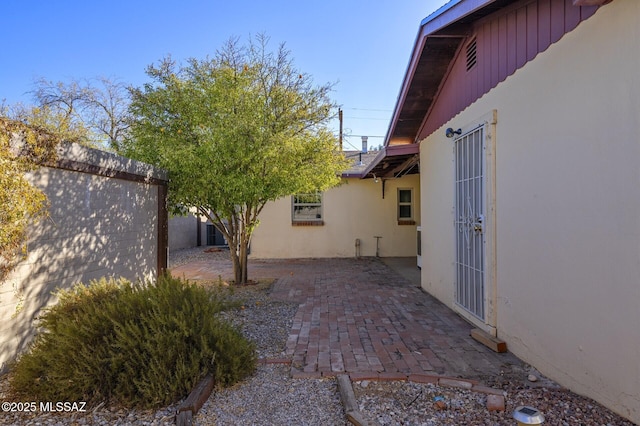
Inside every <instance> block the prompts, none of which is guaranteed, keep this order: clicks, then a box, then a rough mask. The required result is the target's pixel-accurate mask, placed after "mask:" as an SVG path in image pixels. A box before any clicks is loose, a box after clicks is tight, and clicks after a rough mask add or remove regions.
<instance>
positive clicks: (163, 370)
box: [10, 276, 256, 407]
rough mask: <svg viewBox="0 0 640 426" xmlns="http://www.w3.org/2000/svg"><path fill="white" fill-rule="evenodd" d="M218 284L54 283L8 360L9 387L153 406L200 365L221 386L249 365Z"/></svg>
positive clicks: (49, 396)
mask: <svg viewBox="0 0 640 426" xmlns="http://www.w3.org/2000/svg"><path fill="white" fill-rule="evenodd" d="M226 296H227V294H226V293H224V292H223V290H220V289H217V290H205V289H204V288H202V287H200V286H198V285H196V284H192V283H189V282H183V281H181V280H179V279H176V278H172V277H171V276H165V277H162V278H160V279H159V280H158V282H157V283H156V284H151V283H146V284H144V285H143V284H140V283H139V284H131V283H130V282H128V281H126V280H122V279H121V280H105V279H102V280H100V281H97V282H92V283H91V284H90V285H88V286H85V285H82V284H80V285H77V286H75V287H73V288H72V289H70V290H63V291H59V292H58V297H59V302H58V304H56V305H54V306H53V307H51V308H49V309H47V310H46V311H45V312H44V314H43V315H42V316H41V318H40V323H39V328H40V330H39V333H38V334H37V336H36V337H35V339H34V342H33V344H32V345H31V347H30V349H29V350H28V351H27V352H26V353H25V354H24V355H22V356H21V357H20V358H19V359H18V360H17V362H16V363H15V365H14V366H13V368H12V374H11V379H10V383H11V388H12V391H13V392H14V393H15V394H16V395H20V396H25V397H26V396H28V397H29V398H30V399H32V400H40V401H88V402H93V403H96V402H98V401H103V400H107V401H112V402H117V403H120V404H123V405H125V406H139V407H155V406H160V405H164V404H169V403H172V402H174V401H176V400H178V399H180V398H182V397H184V396H186V395H187V394H188V393H189V392H190V391H191V389H192V388H193V386H195V384H196V383H197V382H198V381H199V380H200V379H201V378H202V377H203V376H204V375H205V374H207V373H208V372H213V373H214V374H215V377H216V383H217V384H218V385H221V386H226V385H230V384H233V383H235V382H237V381H239V380H241V379H243V378H244V377H246V376H247V375H249V374H251V373H252V372H253V370H254V368H255V361H256V359H255V350H254V345H253V344H252V343H251V342H249V341H247V340H246V339H245V338H244V337H243V336H242V335H241V334H240V332H239V331H238V330H237V329H235V328H234V327H232V326H231V325H230V324H228V323H227V322H224V321H222V320H221V319H220V318H219V316H218V315H217V313H219V312H220V311H222V310H225V309H228V308H231V307H233V306H234V304H233V303H232V302H230V301H229V300H228V299H227V297H226Z"/></svg>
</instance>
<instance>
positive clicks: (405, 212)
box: [398, 188, 413, 221]
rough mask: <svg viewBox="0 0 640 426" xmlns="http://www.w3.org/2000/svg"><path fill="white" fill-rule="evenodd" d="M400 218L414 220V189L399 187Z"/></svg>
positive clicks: (400, 219)
mask: <svg viewBox="0 0 640 426" xmlns="http://www.w3.org/2000/svg"><path fill="white" fill-rule="evenodd" d="M398 220H399V221H405V220H413V189H402V188H398Z"/></svg>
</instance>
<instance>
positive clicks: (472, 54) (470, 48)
mask: <svg viewBox="0 0 640 426" xmlns="http://www.w3.org/2000/svg"><path fill="white" fill-rule="evenodd" d="M476 61H477V57H476V38H475V37H474V38H473V40H471V41H470V42H469V44H467V71H469V70H470V69H471V68H473V67H474V66H475V65H476Z"/></svg>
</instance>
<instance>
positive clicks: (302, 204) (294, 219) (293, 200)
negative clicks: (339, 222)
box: [291, 191, 324, 223]
mask: <svg viewBox="0 0 640 426" xmlns="http://www.w3.org/2000/svg"><path fill="white" fill-rule="evenodd" d="M304 195H315V196H319V198H320V202H313V203H305V202H297V201H296V197H301V196H304ZM296 207H319V210H320V213H319V215H320V217H315V218H300V217H296ZM323 220H324V195H323V193H322V192H320V191H317V192H314V193H307V194H296V195H292V196H291V222H293V223H296V222H322V221H323Z"/></svg>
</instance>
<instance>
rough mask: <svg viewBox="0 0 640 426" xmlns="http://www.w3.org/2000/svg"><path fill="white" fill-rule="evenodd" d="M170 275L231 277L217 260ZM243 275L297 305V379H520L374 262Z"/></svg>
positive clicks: (455, 319) (293, 342)
mask: <svg viewBox="0 0 640 426" xmlns="http://www.w3.org/2000/svg"><path fill="white" fill-rule="evenodd" d="M172 272H173V273H174V274H175V275H185V276H186V277H187V278H191V279H216V278H218V276H222V277H223V278H226V277H230V276H231V275H232V274H231V269H230V265H229V264H228V262H226V263H225V262H220V261H218V262H194V263H192V264H189V265H184V266H181V267H177V268H174V269H173V271H172ZM249 274H250V277H254V278H262V277H265V278H266V277H271V278H277V281H276V283H275V285H274V287H273V290H272V294H271V296H272V297H273V298H275V299H279V300H283V301H289V302H296V303H299V304H300V307H299V309H298V311H297V313H296V316H295V318H294V323H293V327H292V329H291V331H290V335H289V339H288V342H287V347H286V353H287V355H288V356H290V357H291V358H292V373H293V374H294V375H295V376H298V377H305V376H309V377H314V376H319V375H335V374H336V373H340V372H347V373H349V374H350V375H351V376H352V378H354V377H358V376H361V377H364V376H371V377H372V378H373V377H376V376H377V377H380V378H384V377H389V378H393V377H394V375H395V376H397V375H398V374H399V373H402V374H409V375H410V374H428V375H445V376H450V377H461V378H465V379H475V380H479V381H487V379H489V380H488V381H492V380H491V379H490V378H492V377H497V376H510V375H515V376H516V377H519V378H522V377H523V371H524V365H523V363H522V362H521V361H520V360H519V359H518V358H516V357H515V356H513V355H512V354H510V353H504V354H498V353H495V352H493V351H491V350H489V349H488V348H486V347H485V346H483V345H481V344H480V343H478V342H476V341H475V340H473V339H472V338H471V337H470V336H469V332H470V330H471V328H472V327H471V326H470V325H469V324H468V323H467V322H465V321H464V320H462V319H461V318H460V317H459V316H458V315H457V314H456V313H454V312H453V311H451V310H450V309H449V308H447V307H446V306H444V305H443V304H442V303H440V302H438V301H437V300H436V299H435V298H433V297H431V296H430V295H428V294H427V293H425V292H423V291H422V290H421V289H420V288H419V287H418V286H416V285H415V283H411V282H409V281H408V280H407V279H406V278H404V277H402V276H401V275H400V274H398V273H397V272H396V271H394V270H393V269H391V268H390V267H388V266H387V265H385V264H384V263H383V262H382V261H381V260H380V259H376V258H363V259H353V258H351V259H294V260H253V261H250V264H249ZM505 378H506V377H505Z"/></svg>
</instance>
